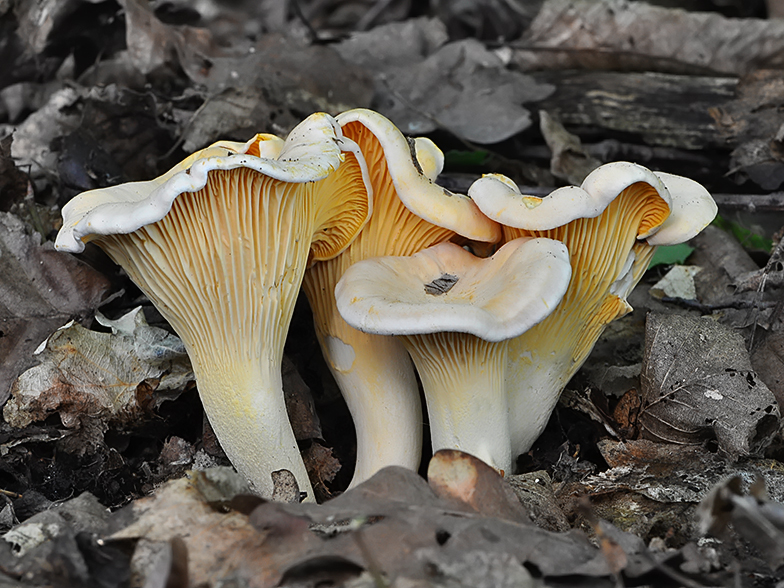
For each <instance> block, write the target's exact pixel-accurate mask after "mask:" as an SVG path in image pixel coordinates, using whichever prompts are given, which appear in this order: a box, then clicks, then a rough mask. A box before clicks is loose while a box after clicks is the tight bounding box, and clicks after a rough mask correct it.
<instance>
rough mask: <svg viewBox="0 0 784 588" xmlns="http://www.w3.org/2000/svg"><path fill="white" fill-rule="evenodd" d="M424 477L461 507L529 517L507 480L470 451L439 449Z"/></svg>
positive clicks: (508, 516) (515, 517)
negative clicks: (470, 453)
mask: <svg viewBox="0 0 784 588" xmlns="http://www.w3.org/2000/svg"><path fill="white" fill-rule="evenodd" d="M427 481H428V484H430V487H431V488H432V489H433V491H434V492H435V493H436V494H437V495H438V496H440V497H441V498H442V499H444V500H445V501H448V502H452V503H457V504H458V505H459V506H460V507H462V508H465V507H468V508H469V509H470V510H473V511H475V512H478V513H480V514H482V515H485V516H497V517H500V518H503V519H507V520H510V521H515V522H518V523H523V524H525V523H529V522H530V520H531V519H530V518H529V517H528V513H527V512H526V511H525V508H524V507H523V505H522V504H521V503H520V501H519V500H518V499H517V496H516V495H515V493H514V491H513V490H512V488H511V487H510V486H509V484H507V483H506V482H505V481H504V479H503V478H502V477H501V476H500V475H499V474H498V472H496V471H495V470H494V469H493V468H491V467H490V466H489V465H487V464H486V463H485V462H483V461H482V460H481V459H479V458H477V457H474V456H473V455H469V454H467V453H464V452H462V451H458V450H456V449H439V450H438V451H436V452H435V453H434V454H433V457H432V458H431V459H430V464H429V465H428V467H427Z"/></svg>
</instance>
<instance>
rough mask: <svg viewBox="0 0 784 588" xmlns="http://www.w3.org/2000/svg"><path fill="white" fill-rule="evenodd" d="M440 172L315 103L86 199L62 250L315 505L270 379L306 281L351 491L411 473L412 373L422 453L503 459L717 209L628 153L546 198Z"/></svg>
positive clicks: (259, 471)
mask: <svg viewBox="0 0 784 588" xmlns="http://www.w3.org/2000/svg"><path fill="white" fill-rule="evenodd" d="M442 165H443V156H442V154H441V152H440V150H439V149H438V148H437V147H436V146H435V145H434V144H433V143H432V142H431V141H429V140H428V139H423V138H418V139H407V138H406V137H404V136H403V135H402V133H401V132H400V131H399V130H398V129H397V128H396V127H395V126H394V125H393V124H392V123H391V122H390V121H389V120H387V119H386V118H384V117H383V116H381V115H380V114H378V113H375V112H373V111H370V110H365V109H355V110H350V111H348V112H344V113H342V114H340V115H338V116H337V117H335V118H333V117H331V116H330V115H327V114H324V113H317V114H314V115H311V116H310V117H308V118H307V119H305V120H304V121H303V122H302V123H301V124H300V125H298V126H297V127H296V128H295V129H294V130H292V132H291V133H290V134H289V135H288V137H286V138H285V139H281V138H279V137H276V136H273V135H257V136H256V137H254V138H253V139H251V140H250V141H248V142H247V143H244V144H242V143H234V142H229V141H221V142H218V143H215V144H214V145H212V146H210V147H208V148H206V149H204V150H202V151H199V152H197V153H194V154H193V155H191V156H189V157H188V158H187V159H185V160H184V161H183V162H181V163H180V164H179V165H177V166H175V167H174V168H173V169H172V170H170V171H169V172H167V173H166V174H164V175H163V176H161V177H159V178H156V179H155V180H151V181H147V182H133V183H128V184H123V185H119V186H114V187H111V188H105V189H100V190H92V191H89V192H84V193H82V194H80V195H78V196H77V197H76V198H74V199H73V200H72V201H71V202H69V203H68V204H67V205H66V206H65V207H63V227H62V229H61V231H60V233H59V235H58V238H57V241H56V247H57V248H58V249H60V250H63V251H71V252H80V251H82V250H83V249H84V243H85V242H87V241H92V242H95V243H96V244H97V245H98V246H100V247H101V248H102V249H104V250H105V251H106V252H107V253H108V254H109V256H110V257H111V258H112V259H113V260H114V261H115V262H117V263H118V264H119V265H121V266H122V267H123V269H124V270H125V271H126V272H127V274H128V275H129V276H130V277H131V279H132V280H133V281H134V282H135V283H136V284H137V285H138V286H139V287H140V288H141V290H142V291H143V292H144V293H145V294H146V295H147V296H148V297H149V299H150V300H151V301H152V302H153V304H155V306H156V307H157V308H158V309H159V311H160V312H161V314H162V315H163V316H164V317H165V318H166V319H167V320H168V321H169V323H170V324H171V325H172V327H173V328H174V330H175V331H176V332H177V333H178V334H179V335H180V337H181V338H182V339H183V341H184V343H185V345H186V348H187V350H188V353H189V355H190V357H191V360H192V362H193V366H194V373H195V374H196V378H197V386H198V390H199V394H200V396H201V399H202V402H203V404H204V409H205V413H206V414H207V417H208V419H209V420H210V423H211V424H212V426H213V429H214V430H215V433H216V435H217V437H218V439H219V441H220V443H221V445H222V446H223V448H224V450H225V451H226V454H227V456H228V457H229V459H230V460H231V461H232V463H233V464H234V465H235V467H236V468H237V469H238V471H239V472H240V473H242V474H243V475H244V476H245V477H246V478H248V480H250V481H251V482H252V483H253V485H254V487H255V489H256V490H257V491H258V492H259V493H260V494H261V495H262V496H265V497H269V496H271V494H272V489H273V488H272V473H273V472H274V471H276V470H280V469H287V470H289V471H290V472H292V473H293V474H294V476H295V478H296V479H297V482H298V484H299V486H300V489H301V490H302V491H303V492H304V493H305V495H306V499H309V500H312V499H313V493H312V489H311V485H310V482H309V480H308V476H307V472H306V470H305V466H304V464H303V461H302V458H301V456H300V453H299V450H298V447H297V442H296V440H295V438H294V434H293V431H292V429H291V426H290V424H289V422H288V418H287V416H286V410H285V404H284V401H283V394H282V383H281V361H282V353H283V345H284V342H285V338H286V334H287V331H288V327H289V323H290V321H291V318H292V314H293V309H294V303H295V300H296V298H297V295H298V292H299V290H300V287H302V289H303V290H304V292H305V293H306V295H307V297H308V300H309V302H310V304H311V308H312V309H313V315H314V323H315V329H316V334H317V337H318V340H319V343H320V345H321V348H322V351H323V354H324V357H325V359H326V361H327V364H328V366H329V368H330V370H331V371H332V373H333V375H334V377H335V380H336V382H337V383H338V386H339V387H340V389H341V392H342V393H343V395H344V397H345V399H346V403H347V405H348V407H349V410H350V412H351V415H352V417H353V419H354V424H355V429H356V432H357V461H356V466H355V474H354V478H353V480H352V485H355V484H357V483H359V482H362V481H364V480H365V479H367V478H368V477H370V476H372V475H373V474H374V473H375V472H376V471H378V470H379V469H381V468H382V467H385V466H388V465H401V466H404V467H408V468H412V469H416V468H417V467H418V465H419V461H420V458H421V449H422V431H423V417H422V408H421V401H420V391H419V384H418V382H417V378H416V373H418V374H419V378H420V380H421V382H422V389H423V392H424V396H425V401H426V405H427V412H428V416H429V423H430V432H431V441H432V445H433V450H434V451H436V450H438V449H443V448H455V449H461V450H464V451H467V452H469V453H472V454H474V455H476V456H478V457H480V458H482V459H483V460H485V461H486V462H487V463H489V464H490V465H492V466H493V467H495V468H496V469H498V470H500V471H510V470H511V468H512V466H513V460H514V457H515V456H516V455H518V454H519V453H520V452H524V451H527V449H528V448H529V447H530V445H531V443H532V442H533V441H534V440H535V439H536V437H537V436H538V435H539V433H540V432H541V429H542V428H543V426H544V424H545V423H546V421H547V418H548V416H549V414H550V412H551V411H552V408H553V406H554V404H555V401H556V400H557V397H558V395H559V394H560V392H561V391H562V389H563V387H564V386H565V385H566V383H567V382H568V380H569V378H570V377H571V376H572V375H573V374H574V372H575V371H576V370H577V369H578V368H579V366H580V365H581V364H582V362H583V361H584V360H585V358H586V357H587V355H588V353H589V352H590V350H591V348H592V347H593V345H594V343H595V341H596V339H597V338H598V336H599V334H600V333H601V331H602V329H603V328H604V326H605V325H606V324H607V323H609V322H610V321H611V320H613V319H615V318H617V317H619V316H622V315H623V314H625V313H626V312H628V311H629V310H630V308H629V305H628V303H627V302H626V296H627V295H628V293H629V292H630V291H631V289H632V288H633V287H634V284H636V282H637V281H638V280H639V279H640V278H641V277H642V274H643V272H644V270H645V269H646V267H647V265H648V262H649V260H650V257H651V255H652V253H653V250H654V248H655V247H656V246H657V245H661V244H669V243H676V242H681V241H684V240H687V239H689V238H691V237H692V236H694V235H695V234H696V233H697V232H699V231H700V230H702V228H704V226H706V225H707V224H708V223H709V222H710V221H711V220H712V218H713V216H715V214H716V207H715V204H714V203H713V200H712V199H711V198H710V196H709V195H708V193H707V192H706V191H705V190H704V189H703V188H702V187H701V186H699V184H696V183H695V182H692V181H691V180H687V179H685V178H681V177H678V176H672V175H669V174H663V173H654V172H651V171H649V170H647V169H645V168H643V167H641V166H638V165H635V164H631V163H614V164H607V165H605V166H602V167H600V168H599V169H597V170H596V171H595V172H593V173H592V174H591V175H589V176H588V178H586V180H585V182H584V183H583V185H582V186H581V187H579V188H577V187H569V188H560V189H558V190H556V191H555V192H553V193H552V194H551V195H550V196H547V197H545V198H543V199H539V198H532V197H528V196H524V195H522V194H520V192H519V190H518V189H517V186H516V185H515V184H514V183H513V182H511V180H509V179H508V178H505V177H503V176H498V175H488V176H485V177H483V178H481V179H479V180H478V181H477V182H475V183H474V184H473V185H472V187H471V189H470V190H469V195H468V196H465V195H462V194H455V193H452V192H449V191H447V190H445V189H443V188H442V187H440V186H438V185H437V184H436V183H435V181H434V180H435V178H436V177H437V176H438V174H439V173H440V171H441V167H442ZM453 241H459V242H466V241H473V242H483V243H487V244H490V249H495V253H494V254H493V255H491V256H490V257H487V258H482V257H479V256H476V255H474V254H473V253H471V252H470V251H468V248H463V247H460V246H459V245H457V244H455V243H454V242H453ZM411 359H413V364H412V361H411ZM415 368H416V371H415Z"/></svg>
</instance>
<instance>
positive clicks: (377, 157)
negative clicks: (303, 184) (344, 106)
mask: <svg viewBox="0 0 784 588" xmlns="http://www.w3.org/2000/svg"><path fill="white" fill-rule="evenodd" d="M337 121H338V122H339V123H340V125H341V127H342V130H343V134H344V136H346V137H349V138H351V139H353V140H354V141H355V142H356V143H357V144H358V145H359V147H360V149H361V150H362V153H363V155H364V157H365V160H366V161H367V164H368V170H369V175H370V181H371V183H372V186H373V215H372V216H371V218H370V220H369V221H368V224H367V225H366V226H365V227H364V228H363V229H362V232H361V233H360V235H359V236H358V237H357V239H356V240H355V241H353V242H352V243H351V244H350V245H349V247H348V248H347V249H346V250H345V251H344V252H343V253H341V254H340V255H339V256H337V257H335V258H334V259H331V260H329V261H325V262H321V263H317V264H315V265H314V266H313V267H312V268H310V269H309V270H308V272H307V274H306V275H305V281H304V290H305V292H306V294H307V296H308V300H309V301H310V304H311V307H312V309H313V314H314V322H315V325H316V332H317V333H318V337H319V342H320V344H321V347H322V350H323V353H324V357H325V359H326V360H327V364H328V365H329V367H330V370H331V371H332V373H333V375H334V376H335V379H336V381H337V383H338V385H339V387H340V389H341V392H342V393H343V396H344V397H345V399H346V403H347V405H348V407H349V410H350V411H351V415H352V417H353V420H354V425H355V428H356V433H357V461H356V467H355V470H354V478H353V480H352V482H351V485H352V486H353V485H356V484H358V483H360V482H362V481H364V480H366V479H367V478H369V477H370V476H372V475H373V474H374V473H375V472H376V471H378V470H379V469H381V468H382V467H385V466H389V465H399V466H404V467H408V468H411V469H416V468H417V467H418V465H419V460H420V454H421V439H422V413H421V403H420V399H419V390H418V387H417V382H416V377H415V375H414V371H413V367H412V366H411V361H410V360H409V358H408V354H407V353H406V351H405V349H404V348H403V346H402V345H401V343H400V342H399V341H397V340H395V339H394V338H392V337H382V336H378V335H373V334H367V333H361V332H359V331H357V330H355V329H353V328H351V327H350V326H348V325H347V324H346V323H345V321H344V320H343V319H342V318H341V317H340V314H339V313H338V311H337V308H336V307H335V298H334V294H333V292H334V288H335V284H336V283H337V281H338V279H340V277H341V276H342V275H343V273H344V272H345V271H346V268H348V267H349V266H350V265H351V264H353V263H355V262H357V261H360V260H362V259H367V258H368V257H375V256H380V255H410V254H412V253H415V252H417V251H421V250H422V249H424V248H426V247H429V246H431V245H433V244H436V243H440V242H443V241H448V240H449V239H451V238H452V237H453V236H454V235H455V234H456V233H457V234H460V235H463V236H466V237H469V238H471V239H474V240H477V241H498V240H499V239H500V238H501V231H500V228H499V227H498V225H497V224H496V223H495V222H492V221H490V220H488V219H487V218H486V217H485V216H484V215H483V214H482V213H481V212H479V209H477V207H476V205H475V204H474V203H473V202H472V201H471V200H470V199H469V198H468V197H466V196H464V195H462V194H453V193H451V192H448V191H446V190H444V188H442V187H440V186H437V185H436V184H434V183H433V181H432V180H433V179H434V178H435V177H436V176H437V175H438V173H439V172H440V170H441V166H442V165H443V156H442V154H441V151H440V150H439V149H438V148H437V147H436V146H435V145H434V144H433V143H432V142H430V141H429V140H427V139H415V140H412V141H410V142H409V141H407V140H406V138H405V137H404V136H403V134H402V133H401V132H400V131H399V130H398V129H397V128H396V127H395V126H394V125H393V124H392V123H391V122H390V121H389V120H388V119H386V118H385V117H383V116H382V115H380V114H378V113H376V112H373V111H370V110H365V109H355V110H350V111H347V112H344V113H342V114H340V115H338V117H337Z"/></svg>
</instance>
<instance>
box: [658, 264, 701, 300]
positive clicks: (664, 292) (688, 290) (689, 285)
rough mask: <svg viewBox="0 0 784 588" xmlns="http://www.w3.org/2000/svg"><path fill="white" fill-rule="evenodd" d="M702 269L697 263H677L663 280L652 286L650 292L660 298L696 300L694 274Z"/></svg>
mask: <svg viewBox="0 0 784 588" xmlns="http://www.w3.org/2000/svg"><path fill="white" fill-rule="evenodd" d="M701 269H702V268H701V267H699V266H697V265H676V266H675V267H673V268H672V269H670V271H668V272H667V273H666V274H665V276H664V277H663V278H662V279H661V280H659V281H658V282H656V283H655V284H654V285H653V286H651V289H650V290H648V292H649V293H650V295H651V296H653V297H654V298H658V299H659V300H661V299H662V298H664V297H667V298H681V299H683V300H696V299H697V289H696V287H695V286H694V276H696V275H697V274H698V273H699V272H700V270H701Z"/></svg>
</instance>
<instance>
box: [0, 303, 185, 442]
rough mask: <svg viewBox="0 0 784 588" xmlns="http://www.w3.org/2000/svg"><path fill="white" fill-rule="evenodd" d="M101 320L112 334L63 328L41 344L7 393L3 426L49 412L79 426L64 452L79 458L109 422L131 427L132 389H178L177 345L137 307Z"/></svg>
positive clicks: (180, 357)
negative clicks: (35, 361) (32, 364)
mask: <svg viewBox="0 0 784 588" xmlns="http://www.w3.org/2000/svg"><path fill="white" fill-rule="evenodd" d="M103 323H104V324H105V325H106V326H110V327H112V329H113V330H114V333H112V334H109V333H99V332H96V331H90V330H88V329H85V328H84V327H82V326H81V325H78V324H69V325H66V327H63V328H60V329H58V330H57V331H55V332H54V334H52V335H51V336H50V337H49V338H48V339H47V341H46V346H45V347H44V349H43V350H42V352H41V354H40V357H39V359H40V361H41V363H40V364H39V365H37V366H35V367H33V368H30V369H29V370H27V371H26V372H24V373H23V374H22V375H21V376H19V379H18V380H17V381H16V382H15V383H14V385H13V386H12V388H11V398H10V399H9V400H8V402H7V403H6V405H5V408H4V410H3V416H4V417H5V420H6V421H7V422H8V423H9V424H10V425H11V426H14V427H24V426H26V425H28V424H30V423H31V422H33V421H41V420H44V419H45V418H46V417H47V416H48V415H49V414H52V413H55V412H56V413H57V414H59V416H60V420H61V422H62V423H63V425H64V426H65V427H67V428H69V429H77V430H79V429H82V434H80V435H79V436H77V437H75V438H73V439H68V441H69V443H68V444H66V447H68V448H70V449H71V450H73V451H77V452H79V453H84V452H85V451H89V450H90V449H91V448H92V447H93V446H94V445H95V444H97V443H100V441H101V440H102V434H103V432H104V431H106V430H107V429H108V426H109V423H128V422H133V421H134V420H135V419H137V418H138V417H139V416H140V415H141V414H142V413H143V412H144V410H145V408H146V407H147V404H148V403H147V402H145V400H146V399H145V398H140V390H142V391H147V388H146V387H147V386H150V387H152V389H153V390H154V389H160V390H165V389H169V390H171V389H179V388H181V387H183V386H184V385H185V384H186V383H187V382H188V381H190V380H192V379H193V374H192V373H191V371H190V364H189V362H188V360H187V356H186V355H185V349H184V347H183V345H182V342H181V341H180V340H179V339H177V338H176V337H175V336H173V335H170V334H169V333H168V332H167V331H165V330H163V329H159V328H157V327H150V326H149V325H147V323H146V321H145V320H144V314H143V313H141V309H140V308H137V309H135V310H133V311H131V312H130V313H128V314H127V315H125V316H124V317H122V318H121V319H118V320H117V321H108V320H106V319H104V320H103Z"/></svg>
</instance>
